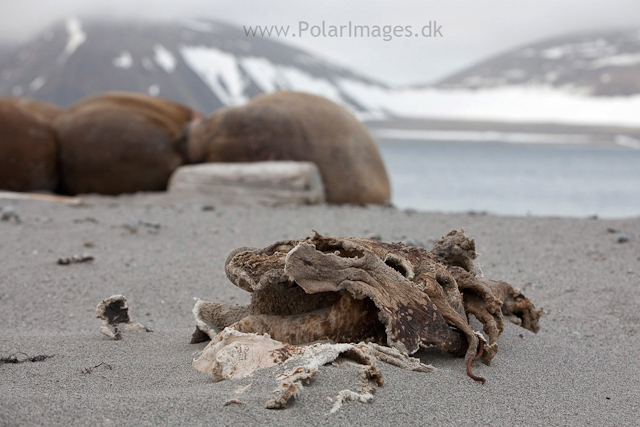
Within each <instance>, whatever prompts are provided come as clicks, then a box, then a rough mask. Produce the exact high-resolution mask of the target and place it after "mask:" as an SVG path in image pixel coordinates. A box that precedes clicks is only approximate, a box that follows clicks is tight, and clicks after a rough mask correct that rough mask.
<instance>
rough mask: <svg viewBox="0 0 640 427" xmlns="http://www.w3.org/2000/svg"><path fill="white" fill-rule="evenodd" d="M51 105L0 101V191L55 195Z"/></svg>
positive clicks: (8, 99) (56, 109)
mask: <svg viewBox="0 0 640 427" xmlns="http://www.w3.org/2000/svg"><path fill="white" fill-rule="evenodd" d="M59 111H60V110H59V109H58V108H57V107H55V106H54V105H52V104H45V103H39V102H37V101H33V100H27V99H21V98H0V189H3V190H10V191H36V190H47V191H55V189H56V185H57V167H56V135H55V131H54V129H53V127H52V125H51V123H50V122H51V120H52V119H53V118H54V117H55V116H56V115H57V114H59Z"/></svg>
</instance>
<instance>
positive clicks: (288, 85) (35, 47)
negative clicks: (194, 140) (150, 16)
mask: <svg viewBox="0 0 640 427" xmlns="http://www.w3.org/2000/svg"><path fill="white" fill-rule="evenodd" d="M343 85H357V86H362V87H376V88H378V89H384V88H385V87H386V86H385V85H384V84H383V83H381V82H378V81H375V80H373V79H369V78H367V77H365V76H362V75H360V74H357V73H355V72H353V71H351V70H348V69H345V68H342V67H338V66H335V65H333V64H331V63H330V62H328V61H325V60H323V59H321V58H319V57H317V56H314V55H312V54H309V53H307V52H305V51H303V50H300V49H297V48H295V47H292V46H288V45H285V44H282V43H279V42H276V41H273V40H270V39H268V38H262V37H247V36H246V35H245V32H244V30H242V29H240V28H237V27H234V26H231V25H228V24H224V23H221V22H204V21H182V22H177V23H155V24H150V23H141V22H138V23H116V22H95V21H87V22H81V21H80V20H78V19H76V18H70V19H67V20H66V22H64V23H60V24H58V25H56V26H54V27H52V28H51V29H49V30H47V31H45V32H43V33H42V34H41V35H40V36H39V37H38V38H37V39H35V40H33V41H31V42H29V43H27V44H25V45H22V46H19V47H17V48H15V49H14V50H13V51H11V52H9V53H6V52H5V54H4V55H2V56H1V57H0V94H1V95H4V96H28V97H33V98H37V99H41V100H45V101H49V102H53V103H57V104H60V105H69V104H71V103H73V102H75V101H77V100H79V99H81V98H83V97H85V96H87V95H89V94H92V93H97V92H102V91H109V90H126V91H134V92H142V93H149V94H151V95H157V96H162V97H165V98H168V99H172V100H175V101H177V102H181V103H184V104H186V105H189V106H192V107H194V108H197V109H199V110H201V111H203V112H205V113H209V112H211V111H213V110H215V109H217V108H219V107H221V106H226V105H237V104H241V103H244V102H246V101H247V100H248V99H250V98H251V97H253V96H255V95H258V94H260V93H264V92H272V91H274V90H278V89H290V90H301V91H306V92H312V93H317V94H321V95H323V96H325V97H328V98H330V99H333V100H334V101H336V102H339V103H341V104H344V105H347V106H348V107H349V108H350V109H351V110H353V111H354V112H356V113H358V114H360V115H364V116H367V115H368V113H370V111H369V110H368V108H367V107H366V106H364V105H361V104H360V103H359V102H358V101H357V100H355V99H353V98H351V96H350V95H349V93H348V92H346V91H345V90H343V88H342V86H343Z"/></svg>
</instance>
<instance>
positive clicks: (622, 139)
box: [616, 135, 640, 150]
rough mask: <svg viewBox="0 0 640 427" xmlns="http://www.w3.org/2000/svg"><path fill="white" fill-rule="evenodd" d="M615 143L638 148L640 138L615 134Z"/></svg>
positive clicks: (639, 148)
mask: <svg viewBox="0 0 640 427" xmlns="http://www.w3.org/2000/svg"><path fill="white" fill-rule="evenodd" d="M616 144H618V145H622V146H623V147H629V148H634V149H636V150H640V140H638V139H636V138H631V137H630V136H626V135H616Z"/></svg>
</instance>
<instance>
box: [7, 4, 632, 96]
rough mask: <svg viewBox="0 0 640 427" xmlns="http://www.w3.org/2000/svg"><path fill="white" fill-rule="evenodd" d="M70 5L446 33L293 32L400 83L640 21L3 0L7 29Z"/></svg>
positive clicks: (603, 15)
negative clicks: (433, 27)
mask: <svg viewBox="0 0 640 427" xmlns="http://www.w3.org/2000/svg"><path fill="white" fill-rule="evenodd" d="M69 15H77V16H79V17H87V16H100V17H110V18H116V19H123V18H126V19H162V20H171V19H179V18H189V17H195V18H198V17H202V18H213V19H218V20H225V21H229V22H232V23H235V24H237V25H239V26H243V25H263V26H264V25H289V26H290V27H291V28H292V29H294V30H295V31H297V30H298V28H299V25H300V22H301V21H305V22H308V23H309V25H310V26H313V25H321V24H322V21H324V22H325V25H326V26H327V27H328V26H330V25H336V26H339V25H347V24H348V23H349V21H351V22H352V24H353V25H369V26H373V25H379V26H383V25H392V26H396V25H399V26H403V27H406V26H409V25H410V26H412V28H413V31H414V32H415V31H418V30H420V29H421V28H422V27H423V26H424V25H426V24H428V23H429V21H436V22H437V25H438V26H441V34H442V36H443V37H437V38H433V37H432V38H423V37H409V38H407V37H399V38H394V39H393V40H391V41H384V40H382V39H381V38H349V37H342V38H330V37H311V36H310V35H306V36H304V35H303V37H297V38H292V37H288V38H286V42H288V43H293V44H297V45H302V46H303V47H305V48H307V49H310V50H312V51H314V52H315V53H319V54H321V55H322V56H324V57H325V58H329V59H332V60H334V61H336V62H338V63H339V64H341V65H347V66H349V67H351V68H354V69H356V70H359V71H362V72H364V73H366V74H368V75H370V76H372V77H376V78H379V79H382V80H384V81H386V82H389V83H392V84H400V85H402V84H413V83H425V82H430V81H434V80H437V79H439V78H442V77H445V76H447V75H448V74H450V73H452V72H455V71H457V70H459V69H461V68H464V67H466V66H469V65H472V64H473V63H474V62H476V61H478V60H481V59H484V58H487V57H488V56H491V55H495V54H498V53H501V52H502V51H504V50H506V49H509V48H513V47H517V46H520V45H523V44H527V43H530V42H534V41H537V40H540V39H543V38H547V37H550V36H555V35H562V34H566V33H570V32H576V31H589V30H594V29H615V28H640V0H535V1H514V0H500V1H498V0H438V1H429V0H421V1H419V0H394V1H382V0H351V1H348V0H324V1H314V2H308V1H303V0H284V1H272V0H180V1H171V0H53V1H51V0H0V38H13V39H16V38H18V39H20V38H26V37H29V36H33V35H34V34H36V33H37V32H39V31H41V30H42V29H44V28H45V27H46V26H48V25H51V24H52V23H53V22H54V21H57V20H60V19H63V18H65V17H67V16H69Z"/></svg>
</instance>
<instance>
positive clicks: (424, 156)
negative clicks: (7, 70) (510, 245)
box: [379, 141, 640, 218]
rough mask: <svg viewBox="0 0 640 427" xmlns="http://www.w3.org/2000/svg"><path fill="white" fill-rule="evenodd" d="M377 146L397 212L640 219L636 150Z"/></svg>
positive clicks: (498, 145) (638, 153)
mask: <svg viewBox="0 0 640 427" xmlns="http://www.w3.org/2000/svg"><path fill="white" fill-rule="evenodd" d="M379 147H380V150H381V152H382V156H383V158H384V161H385V164H386V166H387V170H388V172H389V174H390V178H391V181H392V182H391V184H392V187H393V203H394V204H395V205H396V206H398V207H399V208H414V209H419V210H428V211H442V212H465V211H487V212H490V213H496V214H502V215H546V216H573V217H585V216H591V215H598V216H599V217H604V218H620V217H633V216H640V150H634V149H628V148H622V147H620V148H618V147H610V148H603V147H589V146H584V145H581V146H575V147H573V146H547V145H535V146H534V145H515V144H504V143H476V142H474V143H451V142H448V143H434V142H429V143H416V142H390V141H386V142H385V141H382V142H380V143H379Z"/></svg>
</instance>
